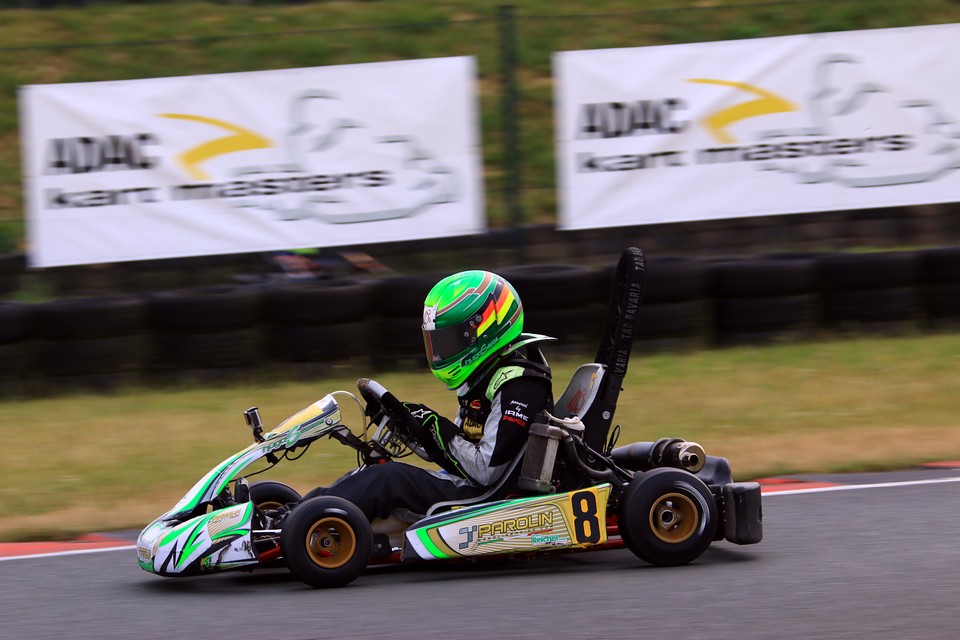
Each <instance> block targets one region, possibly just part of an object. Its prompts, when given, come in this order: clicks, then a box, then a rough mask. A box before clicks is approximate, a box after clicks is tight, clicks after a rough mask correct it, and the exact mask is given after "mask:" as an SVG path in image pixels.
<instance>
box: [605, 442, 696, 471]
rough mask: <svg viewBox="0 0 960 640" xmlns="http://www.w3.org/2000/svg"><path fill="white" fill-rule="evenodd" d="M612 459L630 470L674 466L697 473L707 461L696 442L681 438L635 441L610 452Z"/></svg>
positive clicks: (647, 469)
mask: <svg viewBox="0 0 960 640" xmlns="http://www.w3.org/2000/svg"><path fill="white" fill-rule="evenodd" d="M610 455H611V457H612V458H613V461H614V462H615V463H616V464H617V465H618V466H620V467H623V468H624V469H629V470H631V471H649V470H650V469H655V468H657V467H676V468H678V469H684V470H686V471H689V472H690V473H697V472H698V471H700V470H701V469H703V465H704V464H706V462H707V454H706V452H704V450H703V447H701V446H700V445H699V444H697V443H696V442H687V441H686V440H683V439H681V438H661V439H660V440H657V441H656V442H635V443H633V444H628V445H625V446H622V447H617V448H616V449H614V450H613V451H612V452H611V454H610Z"/></svg>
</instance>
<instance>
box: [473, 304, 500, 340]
mask: <svg viewBox="0 0 960 640" xmlns="http://www.w3.org/2000/svg"><path fill="white" fill-rule="evenodd" d="M496 319H497V314H496V306H495V305H494V303H493V300H491V301H490V303H489V304H488V305H487V308H486V309H484V310H483V315H482V317H481V320H480V326H479V327H477V337H480V336H482V335H483V332H484V331H486V330H487V329H488V328H489V327H490V325H492V324H493V323H494V322H495V321H496Z"/></svg>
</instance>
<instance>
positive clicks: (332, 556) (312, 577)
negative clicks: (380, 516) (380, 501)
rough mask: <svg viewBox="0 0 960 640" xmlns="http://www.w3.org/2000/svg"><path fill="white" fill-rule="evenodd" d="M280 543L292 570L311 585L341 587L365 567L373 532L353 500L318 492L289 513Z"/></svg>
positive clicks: (353, 578) (371, 545)
mask: <svg viewBox="0 0 960 640" xmlns="http://www.w3.org/2000/svg"><path fill="white" fill-rule="evenodd" d="M280 546H281V548H282V549H283V557H284V558H285V559H286V561H287V567H288V568H289V569H290V572H291V573H292V574H293V575H295V576H296V577H298V578H299V579H301V580H303V581H304V582H305V583H307V584H308V585H310V586H311V587H318V588H326V587H342V586H344V585H346V584H349V583H351V582H353V581H354V580H355V579H356V578H357V577H358V576H359V575H360V574H361V573H363V570H364V569H366V567H367V563H368V562H369V561H370V555H371V553H372V552H373V532H372V530H371V528H370V523H369V522H368V521H367V518H366V516H364V515H363V512H362V511H360V509H358V508H357V507H356V506H355V505H354V504H353V503H351V502H348V501H347V500H344V499H343V498H337V497H334V496H319V497H316V498H311V499H309V500H305V501H303V502H302V503H300V504H299V505H298V506H297V508H296V509H294V510H293V511H292V512H291V513H290V516H289V517H288V518H287V520H286V522H284V525H283V530H282V531H281V534H280Z"/></svg>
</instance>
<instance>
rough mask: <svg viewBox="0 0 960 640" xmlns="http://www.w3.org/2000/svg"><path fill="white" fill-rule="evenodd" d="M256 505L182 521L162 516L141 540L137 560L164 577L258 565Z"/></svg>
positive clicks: (224, 510)
mask: <svg viewBox="0 0 960 640" xmlns="http://www.w3.org/2000/svg"><path fill="white" fill-rule="evenodd" d="M253 518H254V508H253V503H251V502H246V503H244V504H238V505H233V506H230V507H226V508H224V509H218V510H216V511H211V512H210V513H205V514H203V515H199V516H197V517H195V518H191V519H189V520H187V521H186V522H178V521H176V520H172V519H169V518H166V517H161V518H159V519H157V520H155V521H154V522H153V523H151V524H150V525H149V526H148V527H147V528H146V529H144V530H143V533H141V534H140V538H139V539H138V540H137V560H138V562H139V563H140V567H141V568H142V569H144V570H145V571H150V572H151V573H156V574H159V575H162V576H173V575H184V576H187V575H196V574H198V573H205V572H208V571H225V570H228V569H237V568H240V567H244V566H247V565H251V564H256V563H257V562H258V559H257V554H256V552H255V550H254V548H253V543H252V540H251V534H252V530H253Z"/></svg>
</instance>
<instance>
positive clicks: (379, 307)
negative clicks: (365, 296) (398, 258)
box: [369, 273, 450, 368]
mask: <svg viewBox="0 0 960 640" xmlns="http://www.w3.org/2000/svg"><path fill="white" fill-rule="evenodd" d="M448 275H450V274H449V273H432V274H414V275H402V276H394V277H390V278H385V279H383V280H380V281H378V283H377V286H376V289H375V291H374V299H373V303H372V305H373V306H372V309H370V311H369V315H370V317H371V326H372V330H373V335H372V336H371V338H370V340H369V345H370V347H371V349H372V354H371V356H372V358H373V361H374V364H375V365H377V366H378V367H380V366H387V367H388V366H392V365H393V364H394V363H395V362H396V359H397V358H400V359H402V360H404V362H405V363H412V364H414V365H415V366H420V367H423V368H426V366H427V363H426V359H425V358H424V355H423V334H422V332H421V330H420V324H421V320H422V318H423V300H424V298H426V297H427V294H428V293H429V292H430V289H432V288H433V285H435V284H437V282H439V281H440V279H441V278H443V277H444V276H448Z"/></svg>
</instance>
